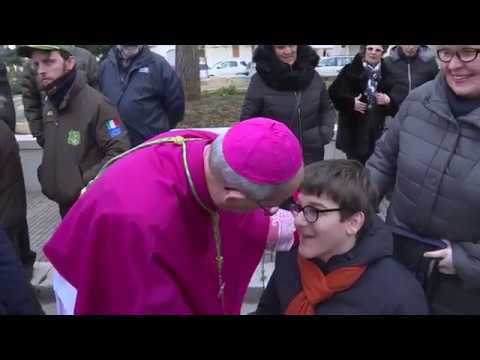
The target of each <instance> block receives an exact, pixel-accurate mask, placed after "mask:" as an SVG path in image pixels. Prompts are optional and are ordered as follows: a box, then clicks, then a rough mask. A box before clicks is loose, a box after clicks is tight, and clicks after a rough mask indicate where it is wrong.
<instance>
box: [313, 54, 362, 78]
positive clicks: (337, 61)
mask: <svg viewBox="0 0 480 360" xmlns="http://www.w3.org/2000/svg"><path fill="white" fill-rule="evenodd" d="M352 60H353V56H350V55H338V56H329V57H324V58H323V59H321V60H320V61H319V63H318V66H317V67H316V70H317V72H318V73H319V74H320V76H337V75H338V73H339V72H340V70H342V68H343V67H344V66H345V65H347V64H350V63H351V62H352Z"/></svg>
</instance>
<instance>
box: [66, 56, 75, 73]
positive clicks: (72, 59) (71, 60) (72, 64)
mask: <svg viewBox="0 0 480 360" xmlns="http://www.w3.org/2000/svg"><path fill="white" fill-rule="evenodd" d="M76 63H77V61H76V59H75V57H74V56H70V57H69V58H68V59H67V60H65V65H66V66H67V70H68V71H70V70H72V69H73V68H74V67H75V64H76Z"/></svg>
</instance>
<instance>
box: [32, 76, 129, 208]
mask: <svg viewBox="0 0 480 360" xmlns="http://www.w3.org/2000/svg"><path fill="white" fill-rule="evenodd" d="M43 112H44V113H43V116H42V118H43V133H44V137H45V144H44V149H43V150H44V151H43V159H42V164H41V165H40V168H39V169H38V176H39V180H40V184H41V186H42V191H43V193H44V194H45V195H46V196H47V197H48V198H49V199H51V200H53V201H56V202H57V203H59V204H62V205H65V206H70V205H72V204H73V203H74V202H75V200H76V199H77V198H78V196H79V195H80V191H81V190H82V188H84V187H85V186H86V185H87V184H88V182H89V181H90V180H92V179H93V178H94V177H95V176H96V175H97V173H98V171H99V170H100V168H101V167H102V166H103V164H105V163H106V162H107V161H108V160H110V159H111V158H113V157H115V156H117V155H119V154H121V153H123V152H124V151H126V150H128V149H129V148H130V143H129V140H128V136H127V134H126V130H125V129H124V128H120V129H118V130H115V129H111V124H112V123H111V121H112V120H114V119H115V120H116V121H119V120H118V119H119V118H118V113H117V111H116V110H115V108H114V106H113V105H112V104H111V103H110V101H109V100H108V99H107V98H105V96H103V95H102V94H100V93H99V92H98V91H97V90H95V89H94V88H92V87H90V86H89V85H87V83H86V81H85V77H84V76H82V74H80V73H79V74H77V76H76V77H75V80H74V82H73V85H72V86H71V88H70V90H68V93H67V94H66V96H65V98H64V99H63V101H62V103H61V104H60V106H59V108H58V109H57V108H56V107H55V106H54V105H53V104H52V103H51V102H50V100H47V101H46V102H45V104H44V107H43Z"/></svg>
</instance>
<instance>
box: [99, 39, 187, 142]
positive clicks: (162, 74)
mask: <svg viewBox="0 0 480 360" xmlns="http://www.w3.org/2000/svg"><path fill="white" fill-rule="evenodd" d="M117 52H118V50H117V48H115V47H114V48H112V49H111V50H110V52H109V53H108V56H107V58H106V59H105V60H104V61H103V62H102V64H101V65H100V90H101V92H102V93H103V94H104V95H105V96H106V97H107V98H109V99H110V100H111V101H112V102H113V103H114V104H115V105H116V107H117V109H118V112H119V113H120V116H121V118H122V121H123V122H124V123H125V125H126V127H127V130H128V135H129V137H130V141H131V143H132V146H136V145H138V144H140V143H142V142H144V141H145V140H147V139H149V138H151V137H153V136H155V135H158V134H160V133H162V132H165V131H168V130H170V129H172V128H174V127H176V125H177V124H178V123H179V122H180V121H182V120H183V115H184V113H185V96H184V93H183V87H182V84H181V82H180V79H179V77H178V76H177V74H176V73H175V71H174V70H173V69H172V67H171V66H170V64H169V63H168V62H167V61H166V60H165V59H164V58H163V57H162V56H160V55H158V54H156V53H153V52H151V51H150V49H149V48H148V47H147V46H145V47H144V48H143V50H142V51H141V53H140V54H139V55H138V56H137V57H136V58H135V59H134V60H133V63H132V64H131V66H130V68H129V70H128V73H127V74H126V76H125V77H124V76H123V75H121V74H122V72H121V71H120V69H119V64H118V56H117Z"/></svg>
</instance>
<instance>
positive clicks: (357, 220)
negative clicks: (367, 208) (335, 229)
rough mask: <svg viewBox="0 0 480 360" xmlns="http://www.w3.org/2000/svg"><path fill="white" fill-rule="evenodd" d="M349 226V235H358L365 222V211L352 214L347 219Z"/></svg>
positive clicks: (347, 229) (347, 230)
mask: <svg viewBox="0 0 480 360" xmlns="http://www.w3.org/2000/svg"><path fill="white" fill-rule="evenodd" d="M346 222H347V227H346V232H347V235H353V236H356V235H357V234H358V232H359V231H360V229H361V228H362V226H363V224H364V223H365V214H364V213H363V211H358V212H356V213H355V214H353V215H352V216H350V217H349V218H348V219H347V220H346Z"/></svg>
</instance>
